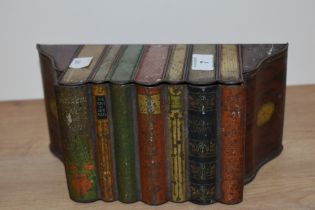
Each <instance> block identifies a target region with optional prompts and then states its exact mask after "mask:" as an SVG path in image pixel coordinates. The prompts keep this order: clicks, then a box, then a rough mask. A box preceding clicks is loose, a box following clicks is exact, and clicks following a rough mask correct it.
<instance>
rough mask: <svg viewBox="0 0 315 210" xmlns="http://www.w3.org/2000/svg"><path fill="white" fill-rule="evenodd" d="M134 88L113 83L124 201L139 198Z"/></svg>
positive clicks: (120, 191) (118, 166) (119, 177)
mask: <svg viewBox="0 0 315 210" xmlns="http://www.w3.org/2000/svg"><path fill="white" fill-rule="evenodd" d="M132 89H133V85H128V84H127V85H114V84H113V85H111V102H112V115H113V127H114V142H115V159H116V174H117V187H118V199H119V200H120V201H121V202H124V203H132V202H136V201H138V200H139V197H138V193H139V189H138V183H137V182H138V181H137V167H136V151H137V150H136V138H135V132H134V123H135V122H136V119H134V116H133V103H132V101H133V93H132Z"/></svg>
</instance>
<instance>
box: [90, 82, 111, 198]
mask: <svg viewBox="0 0 315 210" xmlns="http://www.w3.org/2000/svg"><path fill="white" fill-rule="evenodd" d="M92 95H93V99H92V103H93V108H92V110H93V115H94V123H95V134H96V135H95V136H96V157H97V167H98V180H99V185H100V192H101V198H102V199H103V200H104V201H113V200H114V174H113V168H114V167H113V160H112V154H113V152H112V143H111V140H110V125H109V120H108V107H107V100H108V99H109V97H108V89H107V87H106V85H104V84H93V85H92Z"/></svg>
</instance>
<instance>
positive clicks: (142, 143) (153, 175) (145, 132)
mask: <svg viewBox="0 0 315 210" xmlns="http://www.w3.org/2000/svg"><path fill="white" fill-rule="evenodd" d="M137 98H138V139H139V157H140V174H141V190H142V201H143V202H144V203H147V204H151V205H158V204H162V203H165V202H166V201H167V188H166V168H165V148H164V146H165V139H164V127H163V106H162V105H163V103H162V101H161V99H162V97H161V86H154V87H144V86H137Z"/></svg>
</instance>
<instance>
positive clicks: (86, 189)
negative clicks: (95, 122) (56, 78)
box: [56, 86, 98, 202]
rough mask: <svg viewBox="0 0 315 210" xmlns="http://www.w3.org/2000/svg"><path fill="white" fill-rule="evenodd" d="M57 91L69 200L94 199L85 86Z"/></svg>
mask: <svg viewBox="0 0 315 210" xmlns="http://www.w3.org/2000/svg"><path fill="white" fill-rule="evenodd" d="M56 90H57V106H58V113H59V119H60V123H61V131H62V135H63V136H62V137H63V141H64V145H65V146H64V150H65V151H64V155H65V158H64V164H65V168H66V176H67V183H68V189H69V194H70V197H71V198H72V199H73V200H75V201H80V202H88V201H93V200H97V199H98V195H97V194H98V192H97V180H96V167H95V158H94V153H93V148H94V146H93V142H92V135H91V124H90V122H89V114H88V113H89V105H88V103H89V102H88V100H89V99H88V96H87V95H88V91H89V89H88V86H75V87H65V86H59V87H57V89H56Z"/></svg>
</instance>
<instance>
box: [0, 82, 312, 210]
mask: <svg viewBox="0 0 315 210" xmlns="http://www.w3.org/2000/svg"><path fill="white" fill-rule="evenodd" d="M314 113H315V85H313V86H311V85H309V86H292V87H288V89H287V100H286V114H285V128H284V138H283V144H284V150H283V152H282V154H281V155H280V156H279V157H277V158H276V159H274V160H272V161H271V162H269V163H268V164H267V165H265V166H263V167H262V168H261V170H260V171H259V173H258V175H257V176H256V178H255V179H254V181H253V182H251V183H250V184H248V185H246V186H245V192H244V201H243V202H242V203H241V204H237V205H233V206H228V205H223V204H219V203H217V204H213V205H208V206H199V205H196V204H192V203H189V202H186V203H182V204H175V203H171V202H168V203H166V204H163V205H161V206H158V207H152V206H148V205H145V204H143V203H141V202H137V203H134V204H123V203H120V202H111V203H105V202H103V201H97V202H94V203H88V204H80V203H75V202H73V201H71V200H70V199H69V197H68V190H67V187H66V178H65V174H64V168H63V165H62V163H61V162H60V161H59V160H58V159H57V158H55V157H54V156H53V155H52V154H51V153H50V151H49V149H48V142H49V139H48V130H47V124H46V115H45V109H44V102H43V100H31V101H11V102H0V209H1V210H4V209H10V210H14V209H32V210H34V209H40V210H43V209H67V210H69V209H94V210H96V209H112V210H118V209H126V210H128V209H169V208H172V209H175V210H176V209H190V210H194V209H196V210H197V209H198V210H200V209H242V210H245V209H268V210H270V209H285V210H302V209H315V123H314V120H315V114H314Z"/></svg>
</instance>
